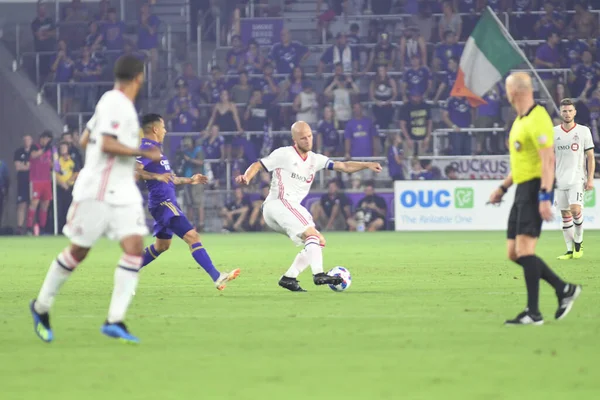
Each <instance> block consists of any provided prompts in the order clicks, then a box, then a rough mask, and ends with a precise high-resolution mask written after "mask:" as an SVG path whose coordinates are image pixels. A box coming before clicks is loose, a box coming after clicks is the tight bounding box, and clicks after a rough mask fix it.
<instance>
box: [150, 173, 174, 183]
mask: <svg viewBox="0 0 600 400" xmlns="http://www.w3.org/2000/svg"><path fill="white" fill-rule="evenodd" d="M154 180H156V181H159V182H163V183H169V182H173V174H171V173H166V174H156V175H155V176H154Z"/></svg>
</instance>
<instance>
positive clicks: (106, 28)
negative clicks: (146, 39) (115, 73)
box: [102, 8, 127, 65]
mask: <svg viewBox="0 0 600 400" xmlns="http://www.w3.org/2000/svg"><path fill="white" fill-rule="evenodd" d="M126 29H127V28H126V26H125V23H124V22H123V21H119V20H118V19H117V10H116V9H114V8H109V9H108V21H107V22H106V23H105V24H103V27H102V40H103V42H104V45H105V46H106V50H108V51H112V53H110V54H108V55H107V57H106V59H107V60H108V64H109V65H113V64H114V62H115V61H116V60H117V57H118V53H115V52H116V51H121V50H123V46H124V44H125V39H124V36H123V35H125V32H126Z"/></svg>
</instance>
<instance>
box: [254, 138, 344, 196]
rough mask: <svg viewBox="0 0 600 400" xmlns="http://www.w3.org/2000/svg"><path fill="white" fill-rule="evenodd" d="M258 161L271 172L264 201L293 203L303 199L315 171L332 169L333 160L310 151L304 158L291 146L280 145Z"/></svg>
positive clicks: (308, 189)
mask: <svg viewBox="0 0 600 400" xmlns="http://www.w3.org/2000/svg"><path fill="white" fill-rule="evenodd" d="M260 163H261V164H262V166H263V167H264V168H265V169H266V170H267V171H269V172H273V176H272V178H271V189H270V190H269V195H268V196H267V199H266V201H270V200H276V199H278V200H287V201H288V202H290V203H293V204H300V202H301V201H302V200H304V198H305V197H306V195H307V194H308V192H309V191H310V186H311V185H312V182H313V181H314V180H315V174H316V173H317V171H320V170H322V169H325V168H327V169H333V161H331V160H330V159H329V158H327V157H325V156H324V155H321V154H316V153H313V152H312V151H310V152H308V154H307V155H306V158H302V157H301V156H300V153H298V151H297V150H296V148H295V147H293V146H287V147H280V148H279V149H277V150H275V151H273V152H272V153H271V154H269V156H268V157H265V158H263V159H262V160H260Z"/></svg>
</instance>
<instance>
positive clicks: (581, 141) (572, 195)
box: [554, 99, 596, 260]
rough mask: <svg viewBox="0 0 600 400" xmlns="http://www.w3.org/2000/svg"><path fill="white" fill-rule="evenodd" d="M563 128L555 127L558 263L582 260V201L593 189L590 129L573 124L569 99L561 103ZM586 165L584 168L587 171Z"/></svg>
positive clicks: (571, 104) (574, 111)
mask: <svg viewBox="0 0 600 400" xmlns="http://www.w3.org/2000/svg"><path fill="white" fill-rule="evenodd" d="M560 115H561V117H562V120H563V122H562V124H560V125H558V126H555V127H554V152H555V153H556V174H555V176H556V190H555V192H554V193H555V194H554V196H555V197H554V198H555V204H556V206H557V207H558V208H559V209H560V212H561V214H562V219H563V236H564V238H565V243H566V245H567V252H566V253H565V254H563V255H562V256H559V257H558V259H559V260H568V259H571V258H581V257H583V249H582V247H581V244H582V243H583V210H582V207H583V197H584V193H585V191H587V190H592V189H593V187H594V171H595V168H596V161H595V160H594V141H593V139H592V133H591V132H590V129H589V128H588V127H586V126H583V125H578V124H576V123H575V116H576V115H577V110H575V105H574V104H573V102H572V101H571V100H570V99H564V100H563V101H561V102H560ZM586 162H587V168H586Z"/></svg>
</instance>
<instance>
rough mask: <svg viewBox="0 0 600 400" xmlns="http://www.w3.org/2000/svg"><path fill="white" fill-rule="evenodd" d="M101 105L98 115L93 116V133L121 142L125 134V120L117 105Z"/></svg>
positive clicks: (120, 108) (123, 113)
mask: <svg viewBox="0 0 600 400" xmlns="http://www.w3.org/2000/svg"><path fill="white" fill-rule="evenodd" d="M115 103H116V102H115ZM115 103H112V104H110V106H109V104H103V107H102V109H101V110H99V111H100V115H95V120H96V122H95V125H94V128H95V132H98V133H99V134H100V135H108V136H112V137H114V138H115V139H117V140H118V141H120V142H122V141H123V138H124V136H125V134H126V132H127V118H126V114H125V112H124V111H123V110H122V107H120V105H119V103H116V104H115Z"/></svg>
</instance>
